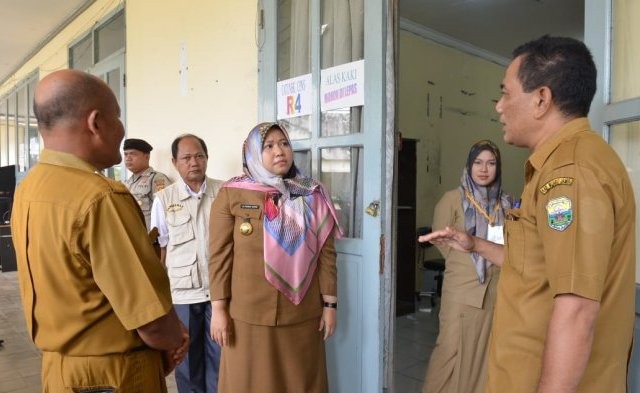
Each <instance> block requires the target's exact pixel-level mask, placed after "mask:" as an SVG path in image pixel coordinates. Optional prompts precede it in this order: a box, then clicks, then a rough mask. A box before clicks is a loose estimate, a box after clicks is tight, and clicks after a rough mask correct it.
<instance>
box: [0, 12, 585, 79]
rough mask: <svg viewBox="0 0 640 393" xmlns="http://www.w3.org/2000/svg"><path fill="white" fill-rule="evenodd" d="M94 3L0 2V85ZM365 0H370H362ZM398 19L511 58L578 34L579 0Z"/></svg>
mask: <svg viewBox="0 0 640 393" xmlns="http://www.w3.org/2000/svg"><path fill="white" fill-rule="evenodd" d="M94 1H95V0H55V1H52V0H0V9H2V16H3V18H2V27H3V31H4V32H9V34H0V53H1V54H2V55H1V56H0V82H1V81H4V80H5V79H6V78H7V77H8V76H9V74H10V73H11V72H13V71H14V70H15V69H16V68H17V67H19V66H20V65H21V64H22V63H23V62H24V60H25V59H26V58H28V57H29V56H30V55H31V54H32V53H33V52H34V51H37V50H38V49H39V48H40V46H41V45H42V44H43V42H45V41H46V40H47V39H48V38H49V37H50V36H52V35H55V34H56V33H57V32H58V31H59V29H60V28H61V26H63V25H64V23H65V22H66V20H67V19H68V18H70V17H72V16H73V15H75V14H76V13H77V12H79V11H80V10H82V9H84V8H86V7H87V6H88V5H89V4H91V3H93V2H94ZM365 1H370V0H365ZM399 14H400V17H401V18H404V19H407V20H410V21H412V22H414V23H418V24H421V25H423V26H426V27H428V28H430V29H432V30H436V31H438V32H440V33H443V34H445V35H448V36H450V37H453V38H455V39H458V40H461V41H465V42H468V43H470V44H472V45H474V46H477V47H479V48H482V49H484V50H487V51H489V52H492V53H495V54H497V55H499V56H502V57H505V58H509V57H511V56H510V54H511V50H513V48H515V47H516V46H517V45H519V44H521V43H523V42H526V41H528V40H530V39H533V38H537V37H539V36H541V35H543V34H546V33H549V34H553V35H567V36H571V37H575V38H580V39H581V38H582V36H583V30H584V28H583V19H584V0H399Z"/></svg>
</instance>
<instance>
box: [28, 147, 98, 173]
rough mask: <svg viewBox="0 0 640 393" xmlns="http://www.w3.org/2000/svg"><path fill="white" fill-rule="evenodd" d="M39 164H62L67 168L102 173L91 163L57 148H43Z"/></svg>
mask: <svg viewBox="0 0 640 393" xmlns="http://www.w3.org/2000/svg"><path fill="white" fill-rule="evenodd" d="M38 162H39V163H41V164H49V165H57V166H64V167H68V168H75V169H80V170H83V171H87V172H94V173H97V174H100V175H102V172H100V171H98V169H96V168H95V167H94V166H93V165H91V164H89V163H88V162H86V161H84V160H82V159H81V158H79V157H78V156H75V155H73V154H71V153H65V152H62V151H57V150H50V149H43V150H42V152H41V153H40V158H39V160H38Z"/></svg>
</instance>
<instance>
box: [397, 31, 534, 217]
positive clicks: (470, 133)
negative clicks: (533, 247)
mask: <svg viewBox="0 0 640 393" xmlns="http://www.w3.org/2000/svg"><path fill="white" fill-rule="evenodd" d="M399 68H400V70H399V89H400V92H399V98H398V127H399V130H400V131H401V132H402V136H403V137H405V138H413V139H418V140H419V142H418V144H417V186H416V188H417V190H416V193H417V195H416V199H417V205H418V206H417V214H416V219H417V220H416V223H417V226H418V227H421V226H429V225H431V221H432V218H433V208H434V206H435V204H436V202H437V201H438V200H439V199H440V197H441V196H442V194H443V193H444V192H445V191H447V190H450V189H453V188H456V187H458V186H459V185H460V176H461V175H462V169H463V168H464V165H465V162H466V159H467V154H468V152H469V148H470V147H471V145H472V144H473V143H475V142H476V141H478V140H480V139H491V140H492V141H494V142H495V143H496V144H497V145H498V146H499V147H500V151H501V154H502V162H503V165H502V172H503V175H502V177H503V188H504V189H505V190H507V191H508V192H509V193H511V194H514V195H517V196H518V197H519V194H520V192H521V191H522V187H523V177H524V176H523V174H524V170H523V168H524V166H523V165H524V162H525V160H526V158H527V157H528V155H529V151H528V150H526V149H521V148H515V147H512V146H509V145H507V144H506V143H504V142H503V141H502V134H503V132H502V126H501V124H500V123H499V122H498V115H497V113H496V112H495V104H496V102H497V100H498V99H499V97H500V83H501V82H502V77H503V73H504V67H502V66H500V65H497V64H495V63H492V62H489V61H487V60H484V59H481V58H479V57H476V56H472V55H469V54H466V53H463V52H461V51H459V50H456V49H452V48H449V47H445V46H443V45H440V44H436V43H434V42H432V41H430V40H427V39H425V38H423V37H420V36H418V35H416V34H413V33H410V32H407V31H404V30H401V31H400V48H399Z"/></svg>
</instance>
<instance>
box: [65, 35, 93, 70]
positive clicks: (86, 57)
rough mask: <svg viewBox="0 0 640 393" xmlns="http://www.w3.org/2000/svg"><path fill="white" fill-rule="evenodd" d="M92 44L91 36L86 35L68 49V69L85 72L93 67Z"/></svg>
mask: <svg viewBox="0 0 640 393" xmlns="http://www.w3.org/2000/svg"><path fill="white" fill-rule="evenodd" d="M92 43H93V40H92V39H91V34H87V36H86V37H84V38H83V39H82V40H80V42H78V43H77V44H75V45H74V46H72V47H71V48H69V68H75V69H77V70H83V71H86V70H88V69H89V68H91V66H93V56H92V52H91V48H92Z"/></svg>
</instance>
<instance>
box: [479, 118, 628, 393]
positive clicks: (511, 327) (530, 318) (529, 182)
mask: <svg viewBox="0 0 640 393" xmlns="http://www.w3.org/2000/svg"><path fill="white" fill-rule="evenodd" d="M505 232H506V247H505V259H504V264H503V266H502V273H501V278H500V282H499V284H498V299H497V304H496V309H495V314H494V321H493V330H492V341H491V344H490V349H489V381H488V385H487V386H488V387H487V392H492V393H504V392H521V393H526V392H535V390H536V387H537V384H538V380H539V378H540V372H541V365H542V358H543V350H544V346H545V341H546V332H547V327H548V324H549V318H550V315H551V310H552V307H553V299H554V297H555V296H556V295H558V294H567V293H568V294H575V295H578V296H581V297H585V298H588V299H593V300H596V301H598V302H600V312H599V314H598V317H597V319H596V322H595V336H594V339H593V347H592V350H591V356H590V358H589V362H588V365H587V369H586V371H585V374H584V376H583V378H582V381H581V383H580V386H579V388H578V391H579V392H581V393H586V392H592V393H603V392H611V393H623V392H626V381H627V361H628V356H629V351H630V348H631V341H632V332H633V318H634V286H635V202H634V196H633V190H632V187H631V183H630V181H629V177H628V175H627V171H626V169H625V167H624V165H623V164H622V162H621V161H620V159H619V158H618V156H617V155H616V153H615V152H614V151H613V149H612V148H611V147H610V146H609V145H607V143H606V142H605V141H604V140H603V139H602V138H601V137H600V136H599V135H597V134H596V133H594V132H593V131H591V130H590V126H589V122H588V120H587V119H586V118H580V119H576V120H573V121H571V122H569V123H568V124H566V125H565V126H564V127H563V128H562V129H561V130H560V131H559V132H558V133H557V134H556V135H554V136H553V137H552V138H551V139H549V140H547V141H546V142H544V144H543V145H542V146H540V147H539V148H538V149H537V150H536V151H535V152H534V153H533V154H532V155H531V156H530V157H529V160H528V162H527V164H526V184H525V188H524V191H523V194H522V203H521V207H520V208H519V209H513V210H512V211H511V217H510V220H509V219H508V220H507V221H506V228H505Z"/></svg>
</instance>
